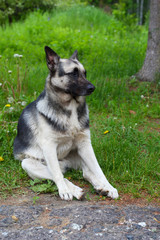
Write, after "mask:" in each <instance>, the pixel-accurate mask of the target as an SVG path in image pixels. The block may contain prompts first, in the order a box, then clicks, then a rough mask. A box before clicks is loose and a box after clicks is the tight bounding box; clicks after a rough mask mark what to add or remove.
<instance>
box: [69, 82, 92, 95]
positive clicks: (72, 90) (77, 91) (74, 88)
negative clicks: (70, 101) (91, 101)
mask: <svg viewBox="0 0 160 240" xmlns="http://www.w3.org/2000/svg"><path fill="white" fill-rule="evenodd" d="M94 90H95V86H94V85H93V84H92V83H90V82H89V83H87V85H84V86H82V85H76V84H72V85H71V86H69V88H68V90H67V93H69V94H71V95H72V96H73V97H78V96H88V95H90V94H91V93H92V92H93V91H94Z"/></svg>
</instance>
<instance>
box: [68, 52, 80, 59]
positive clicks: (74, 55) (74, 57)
mask: <svg viewBox="0 0 160 240" xmlns="http://www.w3.org/2000/svg"><path fill="white" fill-rule="evenodd" d="M70 59H77V60H78V51H77V50H76V51H74V53H73V54H72V56H71V57H70Z"/></svg>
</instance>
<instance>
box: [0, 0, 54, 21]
mask: <svg viewBox="0 0 160 240" xmlns="http://www.w3.org/2000/svg"><path fill="white" fill-rule="evenodd" d="M55 4H56V2H55V0H32V1H30V0H0V25H3V24H5V22H6V20H8V21H9V23H11V22H12V21H13V20H14V19H15V20H18V19H20V18H22V17H23V18H24V16H25V15H26V14H27V13H28V12H30V11H33V10H35V9H41V10H43V11H46V10H47V11H49V10H51V9H53V7H55Z"/></svg>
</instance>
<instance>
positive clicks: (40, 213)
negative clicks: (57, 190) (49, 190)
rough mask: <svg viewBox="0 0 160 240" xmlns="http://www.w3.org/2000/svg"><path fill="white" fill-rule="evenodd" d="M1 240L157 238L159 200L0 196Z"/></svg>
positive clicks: (26, 194) (159, 239) (159, 237)
mask: <svg viewBox="0 0 160 240" xmlns="http://www.w3.org/2000/svg"><path fill="white" fill-rule="evenodd" d="M0 239H2V240H3V239H4V240H6V239H7V240H10V239H11V240H16V239H18V240H28V239H29V240H35V239H36V240H37V239H40V240H48V239H56V240H69V239H71V240H72V239H73V240H77V239H84V240H85V239H89V240H93V239H101V240H104V239H105V240H112V239H116V240H118V239H120V240H121V239H122V240H125V239H126V240H136V239H137V240H141V239H142V240H160V204H159V201H158V199H152V201H150V202H148V200H147V198H143V199H142V198H132V197H131V196H130V195H129V194H123V196H121V198H120V200H117V201H115V200H111V199H108V198H106V199H104V198H103V197H98V198H97V195H96V194H92V195H90V200H87V199H86V198H84V199H83V200H82V201H78V200H73V201H69V202H67V201H62V200H61V199H60V198H59V197H58V196H54V195H53V194H40V195H36V194H35V193H34V192H32V191H31V190H29V189H25V191H24V194H21V195H17V194H15V195H14V196H10V197H8V198H7V199H0Z"/></svg>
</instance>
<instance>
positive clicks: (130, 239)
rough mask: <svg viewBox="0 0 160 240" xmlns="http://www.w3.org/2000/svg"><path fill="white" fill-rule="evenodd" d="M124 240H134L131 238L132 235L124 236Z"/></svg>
mask: <svg viewBox="0 0 160 240" xmlns="http://www.w3.org/2000/svg"><path fill="white" fill-rule="evenodd" d="M126 238H127V239H128V240H134V236H133V235H126Z"/></svg>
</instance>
